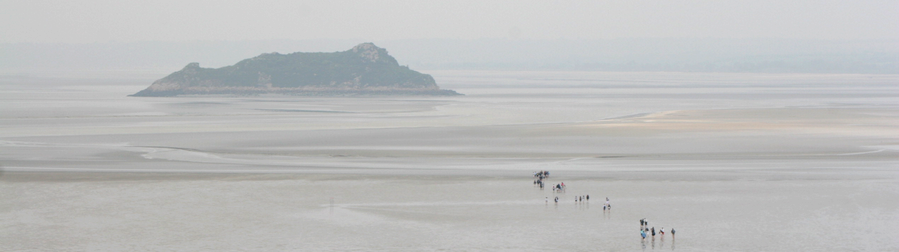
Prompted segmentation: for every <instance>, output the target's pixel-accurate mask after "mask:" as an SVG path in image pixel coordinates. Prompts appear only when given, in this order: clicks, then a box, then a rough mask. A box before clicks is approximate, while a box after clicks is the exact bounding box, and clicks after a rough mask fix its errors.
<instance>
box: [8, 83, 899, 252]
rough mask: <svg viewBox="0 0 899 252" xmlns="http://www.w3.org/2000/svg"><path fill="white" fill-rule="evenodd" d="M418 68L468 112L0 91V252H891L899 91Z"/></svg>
mask: <svg viewBox="0 0 899 252" xmlns="http://www.w3.org/2000/svg"><path fill="white" fill-rule="evenodd" d="M431 73H433V75H434V77H435V78H436V79H438V80H440V81H441V83H445V84H442V86H445V87H447V88H451V89H454V90H457V91H459V92H461V93H465V94H467V95H466V96H454V97H412V98H397V97H331V98H327V97H295V96H277V95H265V96H253V97H228V96H218V97H209V96H205V97H174V98H171V97H166V98H135V97H126V96H125V95H127V94H129V93H133V90H136V89H139V88H140V87H141V85H142V83H145V82H144V81H128V80H117V81H113V80H78V79H36V78H5V79H0V82H2V84H3V85H0V97H2V99H0V127H2V130H0V165H2V173H0V202H4V204H2V205H0V223H2V225H0V233H3V234H4V235H3V236H0V250H4V251H18V250H22V251H46V250H66V249H70V250H118V251H120V250H307V251H308V250H314V251H331V250H334V251H346V250H378V251H396V250H403V251H421V250H440V249H447V250H516V251H520V250H524V251H536V250H549V249H561V250H601V251H607V250H619V251H620V250H625V251H629V250H644V249H645V250H652V249H666V250H667V249H671V250H686V251H697V250H699V251H722V250H737V251H747V250H753V251H758V250H762V251H832V250H875V251H889V250H897V249H899V243H897V242H896V241H895V239H892V237H897V236H899V233H897V232H899V231H897V230H899V229H895V228H892V227H895V226H897V225H899V202H897V201H896V200H895V199H896V198H899V162H897V160H899V137H897V134H896V130H895V129H897V128H899V88H897V87H896V85H895V83H896V82H897V81H899V77H897V76H891V75H871V76H868V75H775V74H769V75H751V74H675V73H594V72H581V73H572V72H565V73H555V72H539V73H535V72H471V71H469V72H453V71H431ZM538 170H549V171H551V172H552V174H551V175H552V176H551V177H550V178H549V180H548V183H550V184H554V183H559V182H565V184H566V185H567V186H568V189H567V191H566V192H565V193H553V192H552V191H551V190H549V189H546V190H540V189H539V188H536V187H535V186H534V185H533V183H532V182H533V177H532V176H531V174H532V172H534V171H538ZM588 194H589V195H590V196H591V200H590V201H589V202H583V203H576V202H575V201H574V197H575V196H580V195H588ZM556 196H558V197H559V198H560V202H559V203H558V204H556V203H554V202H553V201H552V199H553V198H554V197H556ZM605 197H609V198H610V199H611V204H612V205H613V208H612V210H611V211H603V210H602V203H603V200H601V199H604V198H605ZM547 199H549V201H548V202H547ZM641 218H647V219H648V220H649V221H650V225H651V226H654V227H656V229H658V228H661V227H665V229H666V230H670V229H671V228H675V229H676V230H677V231H678V232H677V234H678V235H677V238H674V237H671V236H670V234H666V236H665V237H664V238H662V237H660V236H656V238H655V239H650V238H647V239H646V240H641V239H640V238H639V231H638V227H639V222H638V220H639V219H641Z"/></svg>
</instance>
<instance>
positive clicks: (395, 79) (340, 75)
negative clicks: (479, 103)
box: [133, 43, 458, 96]
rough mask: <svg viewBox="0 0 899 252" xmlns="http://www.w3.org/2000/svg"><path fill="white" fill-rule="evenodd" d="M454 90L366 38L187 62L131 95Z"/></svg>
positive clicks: (449, 92)
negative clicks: (228, 61)
mask: <svg viewBox="0 0 899 252" xmlns="http://www.w3.org/2000/svg"><path fill="white" fill-rule="evenodd" d="M259 93H284V94H299V95H352V94H384V95H458V93H456V92H455V91H452V90H441V89H440V88H439V87H438V86H437V83H436V82H435V81H434V78H433V77H431V76H430V75H427V74H422V73H419V72H416V71H414V70H411V69H409V68H408V67H405V66H400V65H399V64H398V63H397V61H396V59H394V58H393V57H392V56H390V55H389V54H387V50H385V49H384V48H380V47H377V46H375V45H374V44H372V43H363V44H359V45H357V46H356V47H353V48H352V49H350V50H347V51H343V52H334V53H302V52H298V53H291V54H279V53H267V54H262V55H259V56H256V57H253V58H250V59H245V60H242V61H240V62H238V63H237V64H234V65H232V66H227V67H222V68H218V69H212V68H201V67H200V64H199V63H190V64H188V65H187V66H185V67H184V68H183V69H181V71H178V72H174V73H172V74H170V75H169V76H166V77H165V78H162V79H159V80H157V81H155V82H153V84H152V85H150V87H147V88H146V89H144V90H142V91H140V92H137V93H136V94H134V95H133V96H175V95H183V94H192V95H196V94H259Z"/></svg>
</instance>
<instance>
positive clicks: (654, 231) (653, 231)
mask: <svg viewBox="0 0 899 252" xmlns="http://www.w3.org/2000/svg"><path fill="white" fill-rule="evenodd" d="M650 230H652V238H656V227H652V229H650Z"/></svg>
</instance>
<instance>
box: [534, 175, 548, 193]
mask: <svg viewBox="0 0 899 252" xmlns="http://www.w3.org/2000/svg"><path fill="white" fill-rule="evenodd" d="M548 177H549V171H539V172H535V173H534V185H538V186H540V189H543V179H545V178H548Z"/></svg>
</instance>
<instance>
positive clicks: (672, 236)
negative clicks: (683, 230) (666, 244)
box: [671, 228, 674, 239]
mask: <svg viewBox="0 0 899 252" xmlns="http://www.w3.org/2000/svg"><path fill="white" fill-rule="evenodd" d="M671 239H674V228H671Z"/></svg>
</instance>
